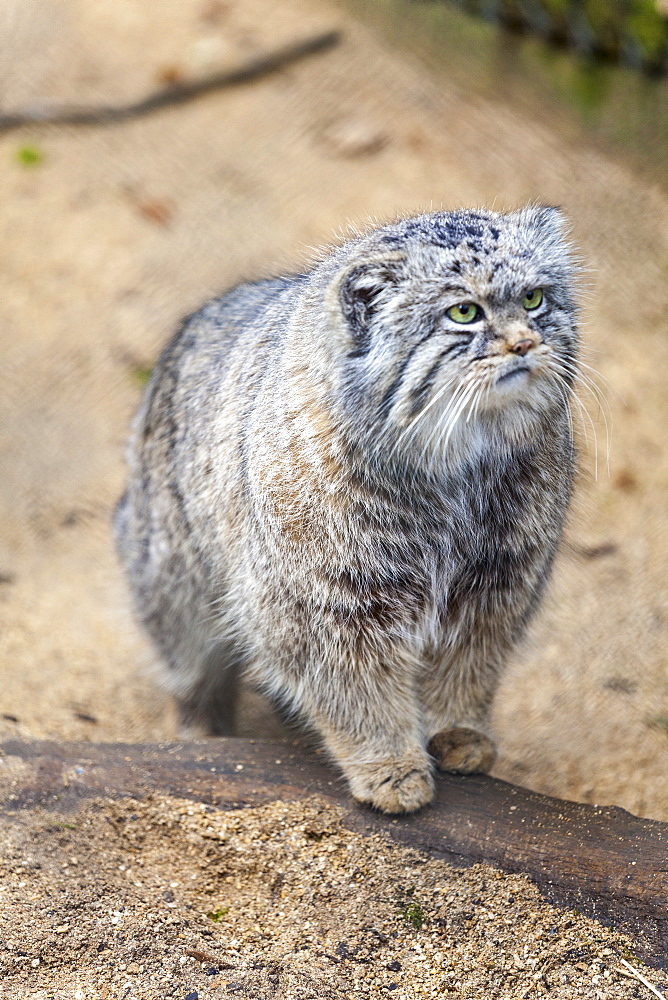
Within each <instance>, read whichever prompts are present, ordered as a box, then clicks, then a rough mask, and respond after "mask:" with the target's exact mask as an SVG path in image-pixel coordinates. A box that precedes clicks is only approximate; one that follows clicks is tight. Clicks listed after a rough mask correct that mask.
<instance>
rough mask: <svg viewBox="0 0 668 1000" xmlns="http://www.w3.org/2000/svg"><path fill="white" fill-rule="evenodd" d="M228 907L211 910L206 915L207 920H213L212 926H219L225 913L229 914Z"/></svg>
mask: <svg viewBox="0 0 668 1000" xmlns="http://www.w3.org/2000/svg"><path fill="white" fill-rule="evenodd" d="M229 909H230V908H229V906H219V907H218V909H217V910H212V911H211V912H210V913H207V917H208V918H209V920H213V922H214V924H219V923H220V921H221V920H222V919H223V917H224V916H225V914H226V913H228V912H229Z"/></svg>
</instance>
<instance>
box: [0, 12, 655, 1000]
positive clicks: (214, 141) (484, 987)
mask: <svg viewBox="0 0 668 1000" xmlns="http://www.w3.org/2000/svg"><path fill="white" fill-rule="evenodd" d="M0 22H1V23H0V34H2V36H3V38H5V39H9V41H10V44H5V45H3V53H2V63H1V64H0V86H1V87H2V98H1V100H2V106H3V109H9V108H13V107H18V106H23V105H27V104H30V102H32V101H35V100H38V99H40V98H43V97H44V96H45V95H46V96H48V97H49V98H52V99H56V100H62V101H77V102H109V103H112V102H115V101H123V100H133V99H136V98H137V97H139V96H141V95H143V94H145V93H146V92H147V91H149V90H152V89H153V88H154V87H156V86H158V85H160V84H161V83H164V81H166V80H170V79H174V78H177V77H179V76H183V75H184V76H185V77H191V76H194V75H197V74H199V73H203V72H206V71H208V70H211V69H215V68H219V67H225V66H233V65H236V64H238V63H239V62H241V61H243V60H244V59H247V58H250V57H252V56H253V55H255V54H257V53H258V52H261V51H265V50H268V49H272V48H273V47H275V46H278V45H280V44H282V43H283V42H287V41H291V40H293V39H294V38H297V37H304V36H306V35H309V34H311V33H316V32H318V31H321V30H323V29H327V28H330V27H332V26H336V27H340V28H341V29H342V30H343V42H342V44H341V45H340V46H339V47H338V48H336V49H334V50H332V51H331V52H329V53H327V54H323V55H320V56H317V57H314V58H313V59H312V60H310V61H308V62H304V63H302V64H299V65H295V66H293V67H291V68H290V69H287V70H285V71H283V72H281V73H280V74H278V75H276V76H273V77H272V78H269V79H266V80H263V81H260V82H257V83H254V84H252V85H248V86H245V87H243V88H239V89H236V90H233V91H227V92H221V93H218V94H212V95H210V96H208V97H205V98H202V99H200V100H197V101H196V102H193V103H191V104H187V105H184V106H182V107H179V108H173V109H169V110H165V111H163V112H160V113H156V114H154V115H152V116H150V117H147V118H145V119H142V120H138V121H133V122H127V123H124V124H119V125H114V126H110V127H107V128H86V129H79V130H75V129H73V128H33V129H27V130H24V131H22V132H20V133H11V134H9V135H6V136H3V137H1V138H0V159H1V160H2V163H3V170H2V171H0V203H1V204H2V214H1V219H0V222H1V224H2V241H1V245H0V273H1V274H2V276H3V280H2V285H3V290H2V296H1V297H0V338H1V342H2V346H1V354H2V358H1V360H2V367H3V374H2V391H1V392H0V463H1V468H0V525H1V536H0V621H1V631H0V692H1V693H0V737H2V738H6V737H12V736H17V735H18V736H21V737H26V738H30V737H38V738H41V737H51V738H55V739H61V740H62V739H76V740H96V741H104V740H112V741H113V740H129V741H144V740H165V739H170V738H173V737H175V736H176V728H175V718H174V713H173V710H172V706H171V705H170V703H169V701H168V700H167V698H166V697H165V696H164V695H162V694H161V693H160V691H159V689H158V688H157V687H156V684H155V681H154V678H153V654H152V652H151V650H150V649H149V647H148V645H147V643H146V641H145V640H144V638H143V637H142V636H141V635H140V633H139V632H138V630H137V628H136V627H135V625H134V624H133V621H132V618H131V615H130V613H129V609H128V602H127V596H126V591H125V587H124V583H123V580H122V578H121V574H120V571H119V568H118V565H117V563H116V559H115V556H114V552H113V547H112V541H111V533H110V516H111V511H112V508H113V505H114V503H115V501H116V499H117V497H118V495H119V493H120V491H121V487H122V482H123V474H124V473H123V445H124V441H125V439H126V435H127V429H128V424H129V421H130V418H131V415H132V412H133V411H134V409H135V407H136V406H137V403H138V400H139V397H140V393H141V388H142V384H143V382H144V381H145V376H146V372H147V370H148V369H150V367H151V365H152V363H153V361H154V359H155V357H156V355H157V352H158V350H159V348H160V346H161V344H162V343H163V342H164V341H165V340H166V338H167V337H168V336H169V334H170V333H171V331H172V330H173V329H174V327H175V325H176V323H177V321H178V319H179V317H180V316H181V315H183V314H185V313H187V312H188V311H190V310H192V309H193V308H195V307H197V306H198V305H199V304H200V303H201V302H203V301H204V300H205V299H206V298H207V297H208V296H210V295H212V294H214V293H216V292H218V291H220V290H223V289H225V288H226V287H228V286H230V285H232V284H234V283H235V282H237V281H239V280H241V279H244V278H247V277H257V276H259V275H262V274H269V273H274V272H276V271H279V270H284V269H293V268H297V267H299V266H300V265H302V264H303V262H304V261H305V260H308V259H309V257H310V255H311V253H312V249H311V248H312V247H316V246H321V245H322V244H326V243H327V242H328V241H331V240H332V239H333V238H335V237H336V234H337V233H338V232H340V231H341V230H342V229H343V228H344V227H345V226H346V225H347V224H348V223H351V222H352V223H359V222H362V223H363V222H365V221H366V220H368V219H369V218H378V219H385V218H387V217H389V216H392V215H394V214H395V213H397V212H409V211H413V210H418V209H424V208H429V207H440V206H443V207H447V208H450V207H456V206H464V205H476V204H477V205H494V206H496V207H511V206H514V205H518V204H521V203H523V202H526V201H527V200H529V199H537V200H540V201H544V202H550V203H558V204H561V205H562V206H563V207H564V209H565V211H566V212H567V214H568V216H569V217H570V219H571V220H572V222H573V229H574V238H575V240H576V241H577V243H578V245H579V246H580V247H581V249H582V253H583V256H584V258H585V260H586V262H587V264H588V270H587V272H586V275H585V279H584V287H583V328H584V336H585V342H586V345H587V347H586V354H585V356H584V360H585V362H586V363H587V364H588V365H591V366H593V367H594V368H596V369H597V370H598V371H599V372H600V373H601V379H600V381H599V382H598V384H599V385H600V386H601V387H605V386H608V388H607V389H605V395H606V399H607V409H608V415H607V419H608V424H609V427H610V428H611V440H610V447H609V471H608V468H607V455H606V451H607V445H606V427H605V422H604V420H603V419H602V417H601V415H600V414H599V407H598V405H597V403H596V401H595V399H594V398H592V397H591V396H590V395H588V394H587V392H586V391H583V392H582V400H583V403H584V405H585V406H586V407H587V410H588V412H589V414H590V416H591V419H592V421H593V425H594V427H593V428H592V426H591V425H590V423H589V419H588V418H585V419H584V426H583V430H584V432H586V439H585V438H584V437H583V441H582V463H581V464H582V471H581V475H580V482H579V487H578V495H577V499H576V502H575V504H574V507H573V511H572V516H571V519H570V525H569V529H568V541H567V544H566V545H565V547H564V551H563V553H562V556H561V559H560V562H559V565H558V568H557V572H556V574H555V580H554V584H553V586H552V588H551V592H550V595H549V598H548V600H547V601H546V606H545V609H544V611H543V613H542V615H541V617H540V620H539V621H538V622H537V624H536V627H535V628H534V629H533V631H532V635H531V638H530V641H529V642H528V643H527V645H526V647H525V648H524V650H522V651H521V652H520V653H519V654H518V656H517V657H516V659H515V662H514V663H513V665H512V669H511V670H509V672H508V675H507V677H506V679H505V681H504V683H503V686H502V690H501V692H500V695H499V697H498V700H497V704H496V710H495V729H496V733H497V737H498V740H499V745H500V757H499V761H498V764H497V767H496V771H495V774H496V775H497V776H499V777H502V778H506V779H508V780H511V781H515V782H517V783H521V784H523V785H526V786H528V787H530V788H533V789H536V790H539V791H544V792H548V793H551V794H555V795H559V796H562V797H567V798H575V799H580V800H583V801H588V802H597V803H600V804H604V803H615V804H618V805H622V806H624V807H625V808H627V809H629V810H631V811H632V812H634V813H636V814H639V815H644V816H650V817H654V818H657V819H663V820H668V767H667V766H666V765H667V763H668V673H667V672H666V669H665V649H666V641H665V633H666V596H665V590H664V589H663V585H664V577H663V572H664V565H665V550H666V525H665V486H666V479H667V474H666V473H667V460H666V452H665V449H664V447H663V438H664V435H665V427H666V422H667V419H666V418H667V416H668V414H667V400H666V395H665V392H664V382H665V370H666V345H667V343H668V338H667V337H666V333H667V332H668V331H667V329H666V327H667V324H666V316H667V315H668V308H667V307H668V292H667V287H668V283H667V282H666V278H667V277H668V196H667V195H666V193H665V192H664V191H661V190H659V189H658V188H655V187H652V186H651V185H650V184H648V183H647V182H646V181H644V180H642V179H641V178H639V177H638V176H635V175H634V174H633V173H632V172H631V171H630V170H629V169H628V168H627V167H625V166H624V165H623V164H620V163H618V162H615V161H613V160H612V159H611V158H610V157H608V156H606V155H604V154H602V153H601V152H600V151H597V150H595V149H594V148H592V147H591V146H590V145H589V144H588V143H587V140H586V136H585V135H583V136H582V137H581V139H580V140H579V141H577V142H575V141H573V139H572V137H571V138H570V139H569V140H568V142H566V141H565V140H564V138H563V137H562V136H560V135H559V134H558V133H557V132H555V131H554V130H553V129H552V128H551V123H550V120H549V117H546V116H545V115H543V116H542V117H541V111H540V109H537V112H536V116H535V118H534V119H528V118H527V116H526V115H525V114H520V113H519V112H517V111H515V110H514V109H513V108H511V107H507V106H502V105H499V104H496V103H494V102H492V101H489V102H485V101H483V100H481V99H479V98H478V99H474V98H472V97H470V96H468V95H467V94H466V93H465V92H463V91H462V90H460V89H457V88H455V87H453V86H451V85H449V84H448V82H447V79H445V78H443V77H439V78H438V79H436V78H433V77H431V76H430V75H429V74H428V73H427V72H426V71H425V70H423V69H422V68H420V67H419V66H418V65H416V64H414V63H413V62H412V61H411V60H410V59H408V58H407V57H406V56H403V55H401V54H399V53H396V52H390V51H388V50H387V49H386V48H384V47H383V45H382V44H381V43H380V42H379V41H378V39H377V38H375V37H374V36H373V35H371V34H369V33H368V32H367V31H366V30H365V29H363V28H362V27H360V26H359V25H356V24H355V22H353V21H352V20H351V17H350V14H349V12H348V8H345V7H336V6H332V5H330V4H328V3H325V2H319V3H316V2H315V0H285V2H284V3H282V4H280V5H279V4H274V3H271V2H270V0H244V2H243V3H242V2H241V0H225V2H222V0H221V2H216V0H202V2H199V0H198V2H193V3H191V4H184V3H182V2H181V0H161V3H160V4H159V5H147V4H142V3H141V0H96V3H95V4H90V3H88V2H86V0H30V2H28V0H6V2H5V3H3V4H2V6H1V7H0ZM586 371H588V369H587V370H586ZM597 467H598V468H597ZM274 731H275V723H274V721H273V719H272V717H271V714H270V712H269V710H268V709H267V708H266V707H265V706H263V705H262V704H261V703H258V702H257V700H256V701H254V702H253V704H252V705H250V707H249V709H248V711H247V712H246V715H245V719H244V722H243V727H242V730H241V735H244V734H246V735H257V734H259V735H262V734H267V735H269V734H271V733H272V732H274ZM2 837H3V838H4V842H3V844H2V850H1V853H2V856H3V858H4V866H5V867H4V874H3V875H2V876H1V877H0V891H2V892H3V893H4V895H5V898H6V899H8V900H9V903H10V904H11V905H7V906H5V907H4V908H0V938H1V939H2V940H3V942H4V946H5V958H4V961H6V968H5V975H6V976H8V977H9V978H7V979H6V980H5V983H6V984H7V985H6V986H5V990H4V992H5V995H7V996H11V997H12V1000H14V998H18V1000H21V998H23V997H39V998H42V1000H47V998H56V1000H65V998H67V1000H70V998H72V1000H83V998H84V997H85V998H86V1000H88V998H89V997H98V996H99V997H128V998H140V1000H141V998H149V997H150V998H152V1000H153V998H155V1000H157V998H158V997H168V996H169V997H178V998H188V1000H196V998H198V1000H205V998H206V1000H208V998H209V997H214V996H219V995H223V994H227V993H229V994H232V993H235V992H236V993H238V994H239V995H243V996H253V997H258V998H262V997H265V996H281V997H286V998H292V997H295V998H296V997H304V998H306V997H312V996H313V997H315V996H318V997H330V996H331V997H335V996H336V997H339V996H355V997H358V996H375V995H376V994H381V995H382V994H384V993H386V992H389V993H390V994H392V995H394V996H397V997H402V998H403V997H406V998H408V997H413V996H422V995H425V996H433V995H440V996H453V997H454V996H457V997H476V998H477V997H482V996H485V997H499V998H503V1000H514V998H516V997H517V998H519V997H533V996H540V995H542V994H543V993H544V992H545V991H547V990H549V995H550V996H552V997H555V998H557V997H563V998H569V1000H570V998H571V997H587V998H591V1000H597V998H601V1000H602V998H608V997H609V998H625V997H635V996H638V997H642V996H648V995H649V991H648V989H647V988H646V987H644V986H643V985H642V984H640V983H639V982H638V981H637V980H634V979H633V978H629V977H628V970H627V977H624V974H623V971H624V966H623V963H622V959H624V958H625V957H626V958H627V959H630V960H631V961H632V963H633V961H634V959H633V955H632V951H625V949H626V948H631V949H632V943H628V942H624V941H622V939H620V938H618V937H616V936H615V935H613V934H611V933H609V932H607V931H604V930H603V929H601V928H600V927H597V926H596V925H595V924H592V923H589V922H587V921H584V920H583V918H580V917H578V916H577V915H575V914H573V913H567V912H562V911H553V910H550V909H549V908H548V907H547V906H546V905H545V904H543V903H542V902H540V900H539V897H538V896H537V894H536V892H535V891H534V890H533V888H532V887H531V886H530V885H529V884H528V883H527V882H525V881H524V880H522V879H520V878H518V877H516V876H503V875H500V874H498V873H494V872H491V871H488V870H486V869H476V870H471V871H468V872H465V873H462V872H458V873H453V872H452V870H451V869H448V868H447V866H446V865H444V864H442V863H440V862H430V861H426V860H425V859H424V858H421V857H420V856H418V855H411V854H410V852H407V851H402V849H400V848H397V847H392V846H389V845H387V844H385V843H384V842H382V843H381V842H375V841H372V840H369V839H362V838H358V837H355V836H354V835H353V834H350V833H347V832H346V831H344V830H343V829H342V828H340V827H339V826H338V823H337V818H336V815H335V814H333V813H332V811H331V810H330V811H329V812H328V813H327V815H324V814H323V811H322V806H321V805H320V804H319V803H318V802H317V801H314V802H311V803H310V804H307V805H306V806H303V805H301V806H297V805H289V804H281V803H277V804H275V805H274V806H271V807H266V808H264V809H260V810H255V811H246V812H245V813H244V814H243V818H240V817H239V816H238V815H236V814H226V815H222V814H218V813H209V812H208V810H207V809H206V808H203V811H199V808H198V807H197V806H193V804H192V803H181V802H178V801H175V800H164V801H163V800H162V799H160V800H155V801H149V802H146V803H133V802H121V803H109V802H100V803H98V804H97V805H94V806H89V807H86V809H85V810H84V811H83V812H82V814H81V815H80V816H77V817H74V818H73V817H71V816H64V817H57V816H56V817H54V816H53V815H48V816H47V815H46V814H40V813H39V812H37V813H34V812H33V813H32V814H31V815H29V816H28V815H26V817H25V819H24V820H19V819H17V820H16V822H15V823H14V824H13V825H12V826H8V827H6V828H5V830H4V833H3V834H2ZM381 851H382V853H381ZM304 872H308V873H309V877H308V878H305V877H304ZM323 872H324V874H322V873H323ZM416 906H417V907H418V909H417V910H416V909H415V907H416ZM228 908H229V909H228ZM420 913H421V914H422V916H421V917H420V916H419V915H420ZM411 914H412V916H411ZM420 920H421V921H422V923H421V926H418V924H419V923H420ZM620 968H621V969H622V972H620V971H618V970H619V969H620ZM644 971H645V974H646V975H648V976H651V977H652V981H653V982H654V983H657V982H658V981H659V979H660V977H657V976H656V975H655V974H654V973H649V972H647V970H644ZM663 988H665V983H664V984H663Z"/></svg>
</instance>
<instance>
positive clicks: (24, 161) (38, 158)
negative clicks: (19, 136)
mask: <svg viewBox="0 0 668 1000" xmlns="http://www.w3.org/2000/svg"><path fill="white" fill-rule="evenodd" d="M16 159H17V160H18V162H19V163H20V164H21V166H22V167H36V166H37V165H38V164H39V163H41V162H42V161H43V159H44V153H43V152H42V150H41V149H40V148H39V146H19V148H18V149H17V150H16Z"/></svg>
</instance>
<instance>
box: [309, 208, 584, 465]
mask: <svg viewBox="0 0 668 1000" xmlns="http://www.w3.org/2000/svg"><path fill="white" fill-rule="evenodd" d="M564 229H565V224H564V219H563V217H562V215H561V213H560V212H559V211H558V210H557V209H554V208H543V207H537V206H530V207H527V208H523V209H521V210H518V211H515V212H510V213H507V214H501V213H496V212H483V211H457V212H437V213H433V214H429V215H422V216H418V217H417V218H412V219H405V220H402V221H400V222H397V223H394V224H392V225H389V226H385V227H383V228H381V229H377V230H376V231H375V232H373V233H371V234H369V235H367V236H364V237H361V238H360V239H359V240H358V241H355V242H354V243H353V244H352V245H349V247H350V249H351V250H352V254H351V255H350V257H349V259H348V260H347V262H346V264H345V265H344V266H343V267H342V268H341V269H340V270H339V271H338V273H337V274H336V276H335V277H334V279H333V281H332V282H331V284H330V288H329V296H328V300H329V318H330V323H331V324H334V326H335V327H336V330H337V332H338V337H339V338H342V339H340V341H339V342H340V344H341V345H342V346H343V348H344V350H343V351H342V352H341V353H340V355H339V358H340V362H341V364H340V368H339V373H340V378H341V386H342V388H343V398H344V399H345V400H346V401H347V402H348V404H349V406H350V407H351V408H354V409H355V411H356V413H353V414H352V416H353V418H355V419H357V418H359V420H360V421H366V423H367V426H368V427H369V431H370V432H371V433H372V434H373V435H375V439H376V440H377V441H378V442H379V445H380V447H383V446H386V447H387V448H388V449H389V448H392V449H394V451H395V452H396V453H401V452H403V451H406V450H409V451H410V452H411V453H412V454H415V453H416V450H417V451H420V450H423V452H424V454H425V456H426V455H439V454H441V455H445V454H446V453H447V451H448V448H450V450H451V451H452V449H453V448H455V447H459V446H465V442H466V440H467V437H468V438H469V439H470V438H472V436H473V435H475V434H478V435H480V434H488V435H489V434H492V435H493V434H494V433H495V432H498V433H499V434H501V436H503V435H504V434H505V436H506V437H508V438H509V439H513V438H522V437H524V436H526V434H530V433H537V428H539V427H540V424H541V421H543V422H544V421H545V419H546V418H547V417H548V416H549V414H550V413H557V412H558V411H559V410H560V409H561V410H562V411H563V410H564V409H565V407H566V405H567V397H568V394H569V393H570V389H571V385H572V382H573V377H574V373H575V365H576V354H577V331H576V323H575V304H574V298H573V288H572V285H573V277H574V272H575V269H576V265H575V262H574V258H573V254H572V251H571V248H570V246H569V244H568V241H567V240H566V238H565V236H564Z"/></svg>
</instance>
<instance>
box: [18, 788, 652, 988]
mask: <svg viewBox="0 0 668 1000" xmlns="http://www.w3.org/2000/svg"><path fill="white" fill-rule="evenodd" d="M0 847H1V848H2V856H3V859H4V860H3V863H2V876H1V878H2V884H1V888H0V897H1V898H2V906H1V907H0V939H1V940H3V942H4V945H5V947H4V948H3V949H2V950H1V951H0V973H1V974H2V977H3V978H2V981H3V995H4V996H7V997H11V998H12V1000H23V998H24V997H32V998H35V1000H37V998H39V1000H90V998H121V997H123V998H130V1000H165V998H168V997H169V998H178V1000H213V998H215V997H219V996H229V995H236V996H241V997H247V998H253V1000H265V998H266V1000H268V998H272V997H274V998H276V997H279V998H285V1000H293V998H294V1000H297V998H300V1000H311V998H312V1000H316V998H323V1000H330V998H331V1000H335V998H337V1000H338V998H343V997H345V998H350V1000H358V998H365V997H366V998H371V997H382V996H393V997H397V998H401V1000H413V998H415V997H435V996H438V997H451V998H455V997H458V998H462V1000H463V998H470V1000H480V998H483V997H484V998H489V1000H521V998H530V997H531V998H534V997H541V996H549V997H551V998H553V1000H576V998H580V997H586V998H588V1000H629V998H632V997H639V998H642V997H648V996H650V995H651V994H650V992H649V988H648V987H647V986H646V985H645V984H643V983H642V982H641V981H639V980H638V979H636V978H634V976H633V971H631V970H630V969H629V966H631V969H632V970H635V971H636V972H639V974H640V975H641V976H643V977H644V978H645V979H646V980H647V981H648V982H650V983H651V984H652V985H653V986H654V987H655V989H659V988H665V987H666V986H668V980H666V976H665V974H664V975H662V974H661V973H657V972H656V971H652V970H650V969H647V968H646V967H645V966H644V965H643V964H642V963H641V962H640V960H639V959H638V958H637V957H636V956H635V955H634V953H633V942H631V941H629V940H628V939H625V938H623V937H622V936H621V935H618V934H615V933H614V932H612V931H609V930H606V929H605V928H602V927H601V926H600V925H598V924H596V923H595V922H593V921H591V920H587V919H585V918H584V917H583V916H581V915H580V914H578V913H577V912H575V911H565V910H557V909H554V908H553V907H551V906H549V905H548V904H547V903H545V902H544V901H543V900H542V899H541V897H540V895H539V894H538V892H537V890H536V889H535V887H534V886H532V885H531V883H530V882H529V880H528V879H526V878H524V877H523V876H517V875H502V874H500V873H499V872H496V871H494V870H493V869H490V868H486V867H484V866H481V865H479V866H475V867H474V868H471V869H469V870H467V871H461V870H456V869H453V868H451V867H449V866H448V865H447V864H445V863H443V862H440V861H430V860H428V859H425V858H424V857H423V856H422V855H420V854H419V853H417V852H415V851H411V850H408V849H406V848H402V847H399V846H398V845H396V844H392V843H390V842H389V841H387V840H385V839H383V838H382V837H376V836H374V837H359V836H357V835H355V834H352V833H350V832H349V831H348V830H346V829H345V828H344V827H342V826H341V825H340V820H339V816H338V814H337V811H336V809H335V808H333V807H332V804H331V803H330V802H327V801H324V800H319V799H318V798H317V797H313V798H311V799H307V800H306V801H305V802H303V803H299V804H297V803H283V802H276V803H272V804H271V805H268V806H264V807H262V808H256V809H250V810H248V809H247V810H243V811H236V812H234V811H233V812H220V811H218V810H216V809H214V808H213V807H211V806H205V805H198V804H195V803H193V802H190V801H186V800H179V799H171V798H163V797H158V798H155V799H154V800H149V801H144V802H133V801H131V800H124V801H123V802H120V803H113V804H110V803H109V802H105V801H100V802H95V801H93V802H91V803H89V804H88V805H86V806H85V807H84V808H83V810H82V811H81V813H80V814H79V815H78V816H77V817H76V818H75V819H73V817H72V816H71V815H69V814H68V815H64V816H62V817H61V816H58V815H54V814H52V813H51V814H48V815H47V814H41V813H39V812H37V813H34V814H33V815H32V816H31V817H30V818H29V820H28V821H27V822H26V823H25V824H17V825H15V826H14V828H13V830H12V832H11V835H10V837H9V838H8V837H6V836H4V837H3V836H2V835H0ZM625 963H628V964H625ZM658 995H660V993H659V994H658Z"/></svg>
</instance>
